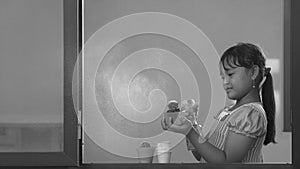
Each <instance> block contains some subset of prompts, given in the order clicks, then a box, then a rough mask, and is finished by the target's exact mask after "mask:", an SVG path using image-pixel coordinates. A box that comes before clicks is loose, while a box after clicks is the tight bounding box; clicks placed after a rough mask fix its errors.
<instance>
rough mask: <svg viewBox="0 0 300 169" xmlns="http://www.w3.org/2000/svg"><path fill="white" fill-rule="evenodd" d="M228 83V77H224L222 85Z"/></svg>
mask: <svg viewBox="0 0 300 169" xmlns="http://www.w3.org/2000/svg"><path fill="white" fill-rule="evenodd" d="M228 83H229V80H228V77H226V76H225V77H224V78H223V84H228Z"/></svg>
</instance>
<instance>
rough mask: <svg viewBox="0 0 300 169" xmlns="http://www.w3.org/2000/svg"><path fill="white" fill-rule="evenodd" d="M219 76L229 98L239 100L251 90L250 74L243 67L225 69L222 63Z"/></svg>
mask: <svg viewBox="0 0 300 169" xmlns="http://www.w3.org/2000/svg"><path fill="white" fill-rule="evenodd" d="M225 66H226V65H225ZM220 76H221V78H222V80H223V87H224V90H225V91H226V93H227V97H228V98H229V99H232V100H240V99H242V98H243V97H244V96H246V95H247V94H248V93H249V91H250V90H252V79H251V74H250V71H249V70H248V69H247V68H245V67H235V68H229V69H228V70H225V69H224V68H223V66H222V64H220Z"/></svg>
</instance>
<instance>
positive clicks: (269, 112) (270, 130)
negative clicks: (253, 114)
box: [262, 73, 276, 145]
mask: <svg viewBox="0 0 300 169" xmlns="http://www.w3.org/2000/svg"><path fill="white" fill-rule="evenodd" d="M262 102H263V107H264V109H265V111H266V116H267V121H268V124H267V135H266V138H265V140H264V145H267V144H269V143H271V142H272V143H276V141H275V134H276V130H275V99H274V90H273V78H272V75H271V73H267V74H266V81H265V82H264V84H263V87H262Z"/></svg>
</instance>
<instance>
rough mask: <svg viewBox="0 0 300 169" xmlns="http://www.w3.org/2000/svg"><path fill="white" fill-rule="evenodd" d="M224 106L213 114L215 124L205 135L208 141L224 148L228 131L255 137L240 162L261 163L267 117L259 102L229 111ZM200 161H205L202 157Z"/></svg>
mask: <svg viewBox="0 0 300 169" xmlns="http://www.w3.org/2000/svg"><path fill="white" fill-rule="evenodd" d="M231 107H232V106H228V107H225V108H224V109H222V110H221V111H219V112H218V113H217V114H215V115H214V120H215V122H214V123H215V125H214V126H212V128H211V130H210V132H209V133H208V134H207V135H206V139H207V141H208V142H209V143H211V144H212V145H214V146H215V147H217V148H219V149H221V150H224V147H225V140H226V137H227V135H228V131H233V132H235V133H238V134H242V135H245V136H248V137H252V138H255V142H254V144H253V145H252V146H251V147H250V149H249V151H248V153H247V154H246V156H245V157H244V159H243V160H242V163H262V162H263V155H262V147H263V142H264V140H265V136H266V133H267V118H266V115H265V110H264V109H263V107H262V105H261V103H259V102H257V103H256V102H255V103H247V104H244V105H241V106H240V107H238V108H236V109H234V110H232V111H229V109H230V108H231ZM200 163H206V161H205V159H204V158H203V157H202V158H201V160H200Z"/></svg>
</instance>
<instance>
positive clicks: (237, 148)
mask: <svg viewBox="0 0 300 169" xmlns="http://www.w3.org/2000/svg"><path fill="white" fill-rule="evenodd" d="M187 137H188V139H189V140H190V141H191V143H192V144H193V145H194V147H195V151H197V153H198V154H199V155H201V156H202V158H204V159H205V160H206V161H207V162H211V163H234V162H241V161H242V160H243V159H244V157H245V155H246V154H247V152H248V150H249V148H250V146H251V144H253V142H254V140H255V139H253V138H250V137H247V136H244V135H241V134H236V133H234V132H232V131H229V132H228V136H227V140H226V142H225V148H224V150H223V151H222V150H221V149H218V148H217V147H215V146H213V145H212V144H210V143H209V142H207V141H206V142H204V143H199V142H198V138H199V134H198V132H196V131H195V129H194V128H192V129H191V130H190V131H189V132H188V134H187ZM193 154H194V153H193Z"/></svg>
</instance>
